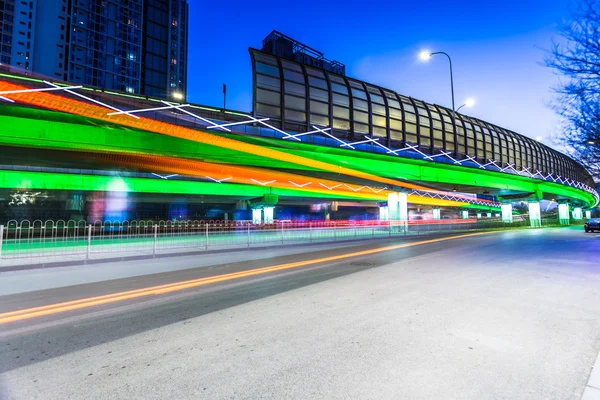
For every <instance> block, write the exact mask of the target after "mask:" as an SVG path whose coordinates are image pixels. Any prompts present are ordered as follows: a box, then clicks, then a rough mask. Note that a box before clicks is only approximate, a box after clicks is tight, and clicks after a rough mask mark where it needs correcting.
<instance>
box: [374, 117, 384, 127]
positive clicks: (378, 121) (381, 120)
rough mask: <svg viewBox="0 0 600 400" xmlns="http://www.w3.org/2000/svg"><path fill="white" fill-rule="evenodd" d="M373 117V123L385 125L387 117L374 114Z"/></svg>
mask: <svg viewBox="0 0 600 400" xmlns="http://www.w3.org/2000/svg"><path fill="white" fill-rule="evenodd" d="M371 119H372V121H373V125H378V126H385V122H386V118H385V117H380V116H378V115H372V116H371Z"/></svg>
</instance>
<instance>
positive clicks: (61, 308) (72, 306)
mask: <svg viewBox="0 0 600 400" xmlns="http://www.w3.org/2000/svg"><path fill="white" fill-rule="evenodd" d="M488 233H492V232H477V233H468V234H464V235H456V236H449V237H444V238H437V239H429V240H421V241H418V242H409V243H403V244H397V245H393V246H387V247H381V248H377V249H371V250H363V251H357V252H354V253H347V254H340V255H337V256H330V257H322V258H315V259H312V260H305V261H298V262H293V263H287V264H279V265H273V266H270V267H262V268H255V269H250V270H247V271H240V272H232V273H229V274H223V275H217V276H211V277H207V278H199V279H192V280H188V281H182V282H175V283H169V284H165V285H158V286H151V287H147V288H142V289H136V290H129V291H126V292H119V293H113V294H107V295H104V296H96V297H88V298H83V299H79V300H73V301H67V302H63V303H56V304H50V305H47V306H41V307H34V308H28V309H24V310H18V311H11V312H7V313H3V314H0V324H6V323H9V322H16V321H22V320H25V319H30V318H35V317H41V316H45V315H52V314H57V313H61V312H65V311H71V310H77V309H81V308H87V307H92V306H97V305H102V304H109V303H115V302H118V301H123V300H128V299H135V298H138V297H145V296H150V295H159V294H165V293H170V292H175V291H179V290H184V289H189V288H193V287H198V286H204V285H208V284H211V283H217V282H223V281H230V280H234V279H240V278H245V277H249V276H255V275H261V274H266V273H269V272H276V271H282V270H286V269H292V268H298V267H304V266H307V265H313V264H318V263H323V262H328V261H336V260H343V259H345V258H351V257H358V256H364V255H369V254H376V253H382V252H385V251H390V250H396V249H401V248H404V247H411V246H418V245H422V244H428V243H437V242H443V241H446V240H453V239H461V238H465V237H470V236H477V235H484V234H488Z"/></svg>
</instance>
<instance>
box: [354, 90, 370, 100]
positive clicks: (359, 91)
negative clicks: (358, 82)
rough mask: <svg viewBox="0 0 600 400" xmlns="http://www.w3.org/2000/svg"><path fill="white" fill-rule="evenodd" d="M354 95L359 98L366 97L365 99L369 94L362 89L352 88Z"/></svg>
mask: <svg viewBox="0 0 600 400" xmlns="http://www.w3.org/2000/svg"><path fill="white" fill-rule="evenodd" d="M352 95H353V96H354V97H358V98H359V99H364V100H366V99H367V94H366V93H365V92H364V91H362V90H358V89H352Z"/></svg>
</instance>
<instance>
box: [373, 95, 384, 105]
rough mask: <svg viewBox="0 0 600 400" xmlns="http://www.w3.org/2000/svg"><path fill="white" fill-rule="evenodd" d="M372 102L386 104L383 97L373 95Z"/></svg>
mask: <svg viewBox="0 0 600 400" xmlns="http://www.w3.org/2000/svg"><path fill="white" fill-rule="evenodd" d="M371 101H372V102H375V103H379V104H385V102H384V101H383V97H381V96H379V95H377V94H371Z"/></svg>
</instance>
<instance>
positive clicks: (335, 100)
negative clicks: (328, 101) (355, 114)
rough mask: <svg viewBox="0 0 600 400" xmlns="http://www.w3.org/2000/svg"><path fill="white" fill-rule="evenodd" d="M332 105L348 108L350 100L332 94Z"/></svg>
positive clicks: (346, 97)
mask: <svg viewBox="0 0 600 400" xmlns="http://www.w3.org/2000/svg"><path fill="white" fill-rule="evenodd" d="M333 104H340V105H342V106H350V98H349V97H348V96H342V95H341V94H337V93H333Z"/></svg>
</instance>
